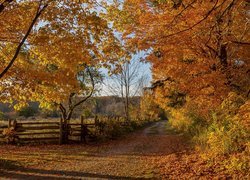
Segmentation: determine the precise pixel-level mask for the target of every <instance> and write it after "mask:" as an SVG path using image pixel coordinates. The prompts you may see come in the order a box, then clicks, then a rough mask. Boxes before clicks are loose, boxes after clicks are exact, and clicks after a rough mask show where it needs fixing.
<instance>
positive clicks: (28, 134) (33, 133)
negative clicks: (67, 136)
mask: <svg viewBox="0 0 250 180" xmlns="http://www.w3.org/2000/svg"><path fill="white" fill-rule="evenodd" d="M17 135H18V136H31V135H59V131H57V132H28V133H22V132H19V133H17Z"/></svg>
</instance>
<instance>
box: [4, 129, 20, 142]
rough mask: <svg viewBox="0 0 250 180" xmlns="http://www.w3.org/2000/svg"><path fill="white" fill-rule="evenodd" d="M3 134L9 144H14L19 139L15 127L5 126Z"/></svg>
mask: <svg viewBox="0 0 250 180" xmlns="http://www.w3.org/2000/svg"><path fill="white" fill-rule="evenodd" d="M2 134H3V136H4V138H5V139H6V141H7V143H8V144H13V143H15V141H16V140H17V139H18V137H17V134H16V131H15V129H14V128H13V127H10V128H5V129H4V130H3V133H2Z"/></svg>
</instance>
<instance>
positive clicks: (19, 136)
mask: <svg viewBox="0 0 250 180" xmlns="http://www.w3.org/2000/svg"><path fill="white" fill-rule="evenodd" d="M95 126H96V122H93V123H84V121H83V118H82V117H81V122H80V123H67V124H65V123H64V122H63V121H62V120H60V122H56V121H53V122H52V121H48V122H36V121H32V122H30V121H27V122H25V121H22V122H18V121H10V120H9V122H8V125H0V142H3V141H6V139H8V137H9V136H4V135H3V134H2V133H3V130H4V129H6V128H11V129H12V131H13V132H14V136H13V135H12V136H13V137H12V138H14V141H16V142H19V143H32V142H58V143H59V144H65V143H68V142H70V141H78V142H86V137H87V136H89V135H90V134H89V128H91V127H95Z"/></svg>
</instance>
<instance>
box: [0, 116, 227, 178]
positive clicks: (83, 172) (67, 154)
mask: <svg viewBox="0 0 250 180" xmlns="http://www.w3.org/2000/svg"><path fill="white" fill-rule="evenodd" d="M188 149H189V148H188V145H187V144H186V140H185V138H184V137H183V136H182V135H180V134H177V133H175V132H174V131H172V130H171V129H170V128H169V127H168V125H167V122H166V121H161V122H156V123H154V124H152V125H151V126H149V127H147V128H145V129H144V130H140V131H137V132H135V133H131V134H129V135H128V136H126V137H124V138H121V139H119V140H114V141H109V142H108V143H103V144H99V145H64V146H58V145H47V146H44V145H43V146H23V147H16V146H1V147H0V179H1V178H3V179H6V178H9V179H36V180H37V179H46V180H47V179H180V178H181V179H183V178H185V179H187V178H201V177H204V178H205V179H206V178H211V177H213V175H211V174H212V173H211V172H210V170H209V169H199V168H201V167H203V166H204V163H203V162H202V161H200V160H199V157H198V156H196V155H193V154H191V153H190V152H189V150H188ZM202 163H203V164H202ZM223 177H224V176H223Z"/></svg>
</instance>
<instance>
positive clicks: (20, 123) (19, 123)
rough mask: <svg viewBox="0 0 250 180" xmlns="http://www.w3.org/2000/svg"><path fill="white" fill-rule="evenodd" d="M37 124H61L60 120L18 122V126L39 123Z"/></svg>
mask: <svg viewBox="0 0 250 180" xmlns="http://www.w3.org/2000/svg"><path fill="white" fill-rule="evenodd" d="M37 124H39V125H40V124H41V125H46V124H48V125H51V124H54V125H55V124H59V122H18V123H17V126H18V125H37Z"/></svg>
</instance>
